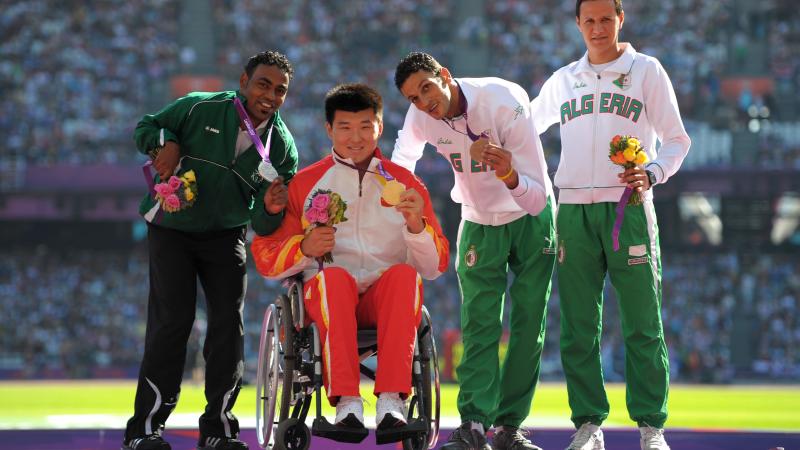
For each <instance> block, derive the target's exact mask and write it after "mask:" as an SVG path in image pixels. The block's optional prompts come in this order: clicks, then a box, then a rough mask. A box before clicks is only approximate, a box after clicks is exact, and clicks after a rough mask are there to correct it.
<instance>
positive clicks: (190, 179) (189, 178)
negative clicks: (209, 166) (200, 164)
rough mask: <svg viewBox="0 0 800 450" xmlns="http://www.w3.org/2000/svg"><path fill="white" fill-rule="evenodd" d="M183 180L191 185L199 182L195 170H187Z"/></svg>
mask: <svg viewBox="0 0 800 450" xmlns="http://www.w3.org/2000/svg"><path fill="white" fill-rule="evenodd" d="M183 179H185V180H186V181H188V182H190V183H194V182H195V181H196V180H197V179H196V178H195V177H194V170H187V171H186V173H184V174H183Z"/></svg>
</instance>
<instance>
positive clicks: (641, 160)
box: [634, 152, 647, 166]
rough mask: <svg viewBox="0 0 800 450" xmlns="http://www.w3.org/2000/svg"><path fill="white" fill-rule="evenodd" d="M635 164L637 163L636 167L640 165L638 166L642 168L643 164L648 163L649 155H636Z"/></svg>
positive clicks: (641, 153) (643, 153)
mask: <svg viewBox="0 0 800 450" xmlns="http://www.w3.org/2000/svg"><path fill="white" fill-rule="evenodd" d="M634 162H636V165H638V166H641V165H642V164H644V163H646V162H647V153H645V152H639V153H637V154H636V159H635V161H634Z"/></svg>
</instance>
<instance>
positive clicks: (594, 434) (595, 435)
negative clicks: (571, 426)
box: [567, 422, 606, 450]
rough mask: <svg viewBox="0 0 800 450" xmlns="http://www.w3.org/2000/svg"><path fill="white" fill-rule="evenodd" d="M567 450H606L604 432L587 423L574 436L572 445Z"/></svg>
mask: <svg viewBox="0 0 800 450" xmlns="http://www.w3.org/2000/svg"><path fill="white" fill-rule="evenodd" d="M567 450H606V445H605V443H604V442H603V430H601V429H600V427H599V426H597V425H595V424H593V423H589V422H586V423H585V424H583V425H581V427H580V428H578V431H577V432H576V433H575V434H573V435H572V443H571V444H569V447H567Z"/></svg>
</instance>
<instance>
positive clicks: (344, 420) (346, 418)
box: [336, 395, 364, 428]
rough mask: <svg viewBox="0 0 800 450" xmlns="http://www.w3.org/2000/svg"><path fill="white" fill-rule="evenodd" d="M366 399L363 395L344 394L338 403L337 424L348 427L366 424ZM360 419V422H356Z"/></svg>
mask: <svg viewBox="0 0 800 450" xmlns="http://www.w3.org/2000/svg"><path fill="white" fill-rule="evenodd" d="M363 402H364V401H363V400H362V399H361V397H350V396H346V395H343V396H341V397H340V398H339V403H337V404H336V425H344V426H348V427H358V428H360V427H363V426H364V403H363ZM356 421H358V423H355V422H356Z"/></svg>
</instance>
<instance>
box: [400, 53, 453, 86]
mask: <svg viewBox="0 0 800 450" xmlns="http://www.w3.org/2000/svg"><path fill="white" fill-rule="evenodd" d="M419 71H424V72H432V73H433V75H435V76H437V77H438V76H439V74H440V73H441V72H442V65H441V64H439V61H436V59H435V58H434V57H433V56H431V55H429V54H427V53H423V52H411V53H409V54H408V55H407V56H406V57H405V58H403V59H401V60H400V62H399V63H398V64H397V69H395V71H394V85H395V86H397V90H398V91H399V90H400V88H401V87H403V83H405V82H406V80H407V79H408V77H410V76H411V75H413V74H414V73H417V72H419Z"/></svg>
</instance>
